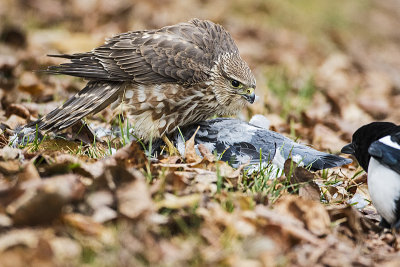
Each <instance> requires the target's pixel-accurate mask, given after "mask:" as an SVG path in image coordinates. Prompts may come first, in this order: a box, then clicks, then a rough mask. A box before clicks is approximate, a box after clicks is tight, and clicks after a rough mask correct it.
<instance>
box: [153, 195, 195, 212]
mask: <svg viewBox="0 0 400 267" xmlns="http://www.w3.org/2000/svg"><path fill="white" fill-rule="evenodd" d="M201 197H202V196H201V195H200V194H191V195H186V196H175V195H173V194H168V193H166V194H164V199H163V200H161V201H159V202H157V203H156V206H157V209H161V208H167V209H181V208H184V207H193V206H194V205H196V204H197V203H199V202H200V200H201Z"/></svg>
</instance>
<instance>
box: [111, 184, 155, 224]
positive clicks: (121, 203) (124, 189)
mask: <svg viewBox="0 0 400 267" xmlns="http://www.w3.org/2000/svg"><path fill="white" fill-rule="evenodd" d="M117 200H118V211H119V212H120V213H121V214H122V215H124V216H126V217H128V218H130V219H137V218H138V217H140V216H144V215H146V214H150V213H152V212H153V210H154V204H153V200H152V199H151V196H150V191H149V188H148V185H147V184H146V182H145V180H144V179H136V180H135V181H132V182H130V183H128V184H124V185H122V186H120V187H119V188H118V189H117Z"/></svg>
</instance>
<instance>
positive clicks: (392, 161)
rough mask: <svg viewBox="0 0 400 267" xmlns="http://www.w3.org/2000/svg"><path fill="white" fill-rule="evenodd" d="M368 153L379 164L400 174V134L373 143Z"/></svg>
mask: <svg viewBox="0 0 400 267" xmlns="http://www.w3.org/2000/svg"><path fill="white" fill-rule="evenodd" d="M368 153H369V154H370V155H371V156H372V157H374V158H375V159H376V160H377V161H379V163H381V164H383V165H386V166H387V167H389V168H390V169H392V170H394V171H395V172H397V173H399V174H400V132H397V133H395V134H392V135H387V136H385V137H383V138H381V139H379V140H378V141H375V142H373V143H372V144H371V146H370V147H369V149H368Z"/></svg>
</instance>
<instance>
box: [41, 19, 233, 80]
mask: <svg viewBox="0 0 400 267" xmlns="http://www.w3.org/2000/svg"><path fill="white" fill-rule="evenodd" d="M223 53H233V54H238V49H237V47H236V45H235V43H234V41H233V39H232V37H231V36H230V34H229V33H228V32H226V31H225V30H224V28H223V27H222V26H220V25H218V24H214V23H212V22H210V21H203V20H198V19H195V20H192V21H190V22H188V23H179V24H176V25H172V26H166V27H163V28H161V29H159V30H149V31H135V32H128V33H123V34H119V35H116V36H114V37H112V38H110V39H108V40H107V41H106V43H105V44H104V45H102V46H100V47H98V48H95V49H94V50H92V51H91V52H87V53H79V54H73V55H53V56H56V57H62V58H67V59H70V60H71V62H70V63H64V64H61V65H58V66H50V67H49V68H48V70H47V71H48V72H51V73H56V74H67V75H73V76H78V77H83V78H88V79H92V80H106V81H131V82H138V83H147V84H148V83H168V82H176V83H181V84H192V83H195V82H199V81H204V80H207V79H208V75H209V72H210V70H211V68H212V66H213V65H214V64H215V62H214V61H216V60H217V59H218V58H219V57H220V55H221V54H223Z"/></svg>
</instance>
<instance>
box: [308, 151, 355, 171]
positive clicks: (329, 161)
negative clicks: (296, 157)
mask: <svg viewBox="0 0 400 267" xmlns="http://www.w3.org/2000/svg"><path fill="white" fill-rule="evenodd" d="M324 154H325V153H324ZM352 162H353V161H352V160H351V159H346V158H343V157H340V156H337V155H332V154H325V155H322V156H321V157H319V158H317V159H316V160H315V161H314V162H311V170H313V171H317V170H323V169H328V168H334V167H340V166H343V165H347V164H350V163H352Z"/></svg>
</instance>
